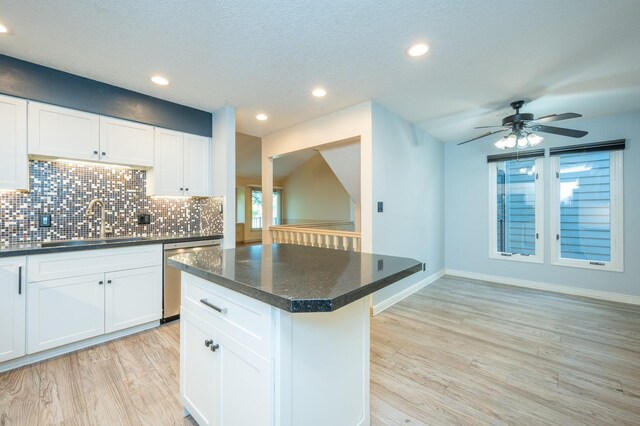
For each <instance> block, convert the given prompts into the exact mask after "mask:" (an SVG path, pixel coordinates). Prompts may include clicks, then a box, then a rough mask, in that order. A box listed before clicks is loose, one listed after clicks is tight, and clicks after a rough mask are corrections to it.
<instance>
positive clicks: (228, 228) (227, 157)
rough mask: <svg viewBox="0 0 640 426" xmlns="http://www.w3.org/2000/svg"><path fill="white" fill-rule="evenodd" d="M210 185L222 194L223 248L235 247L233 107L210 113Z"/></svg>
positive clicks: (234, 124)
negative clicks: (211, 119)
mask: <svg viewBox="0 0 640 426" xmlns="http://www.w3.org/2000/svg"><path fill="white" fill-rule="evenodd" d="M212 143H213V149H212V150H211V151H212V164H213V173H212V180H213V182H212V187H213V195H219V196H222V197H223V199H222V208H223V233H224V242H223V247H224V248H233V247H235V246H236V191H235V186H236V110H235V108H233V107H223V108H221V109H219V110H218V111H216V112H215V113H213V141H212Z"/></svg>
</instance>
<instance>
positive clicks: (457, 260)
mask: <svg viewBox="0 0 640 426" xmlns="http://www.w3.org/2000/svg"><path fill="white" fill-rule="evenodd" d="M558 126H559V127H563V126H566V127H571V128H576V129H581V130H587V131H589V135H587V136H585V137H584V138H582V139H571V138H566V137H559V136H554V135H549V134H544V137H545V139H544V142H543V144H542V145H541V146H543V147H544V148H547V149H548V148H549V147H554V146H566V145H571V144H579V143H588V142H599V141H605V140H612V139H626V140H627V148H626V149H625V151H624V217H625V223H624V246H625V247H624V269H625V270H624V272H622V273H620V272H606V271H594V270H587V269H579V268H570V267H561V266H552V265H551V263H550V255H549V253H550V244H551V239H550V237H549V229H550V224H549V216H550V213H549V212H550V208H549V205H550V204H549V188H550V184H551V181H552V180H551V179H545V225H544V232H543V233H542V235H544V237H545V241H544V247H545V248H544V253H545V259H544V263H543V264H526V263H521V262H515V261H509V260H495V259H489V256H488V253H489V235H488V203H489V200H488V192H487V191H488V173H487V163H486V156H487V154H496V153H497V151H498V150H496V149H495V147H494V146H493V142H495V140H496V139H497V138H490V137H489V138H486V140H484V139H483V140H479V141H477V142H472V143H469V144H466V145H462V146H457V145H456V144H447V145H446V147H445V194H446V195H445V215H446V221H445V235H446V244H445V259H446V262H445V263H446V266H447V270H456V271H464V272H471V273H476V274H486V275H490V276H498V277H506V278H507V281H508V279H516V280H527V281H535V282H539V283H547V284H551V285H561V286H567V287H570V288H574V289H577V290H578V291H577V293H579V294H581V293H584V294H589V292H594V291H595V292H606V293H616V294H620V295H631V296H640V278H639V277H640V261H638V254H639V253H640V221H639V220H638V218H640V189H639V188H640V186H638V183H639V182H640V146H638V144H639V143H640V113H629V114H623V115H617V116H609V117H599V118H595V119H590V120H587V119H584V118H582V119H576V120H571V121H566V122H562V123H558ZM545 160H546V164H545V172H546V173H545V175H548V170H549V161H548V158H547V159H545Z"/></svg>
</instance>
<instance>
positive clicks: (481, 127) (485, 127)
mask: <svg viewBox="0 0 640 426" xmlns="http://www.w3.org/2000/svg"><path fill="white" fill-rule="evenodd" d="M493 127H504V126H480V127H474V129H491V128H493Z"/></svg>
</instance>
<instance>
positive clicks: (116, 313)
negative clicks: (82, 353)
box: [104, 266, 162, 333]
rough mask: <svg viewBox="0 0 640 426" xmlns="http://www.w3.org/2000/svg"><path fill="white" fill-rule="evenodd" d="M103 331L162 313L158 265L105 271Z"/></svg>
mask: <svg viewBox="0 0 640 426" xmlns="http://www.w3.org/2000/svg"><path fill="white" fill-rule="evenodd" d="M104 278H105V305H104V306H105V325H104V327H105V332H106V333H110V332H112V331H117V330H122V329H125V328H129V327H133V326H135V325H139V324H145V323H148V322H151V321H156V320H159V319H160V318H161V317H162V268H161V267H160V266H155V267H151V268H141V269H131V270H128V271H119V272H109V273H107V274H105V277H104Z"/></svg>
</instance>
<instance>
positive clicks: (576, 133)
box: [533, 126, 589, 138]
mask: <svg viewBox="0 0 640 426" xmlns="http://www.w3.org/2000/svg"><path fill="white" fill-rule="evenodd" d="M533 129H534V130H533V131H534V132H544V133H552V134H554V135H560V136H569V137H571V138H581V137H583V136H585V135H587V134H589V132H585V131H584V130H574V129H565V128H562V127H553V126H535V127H534V128H533Z"/></svg>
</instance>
